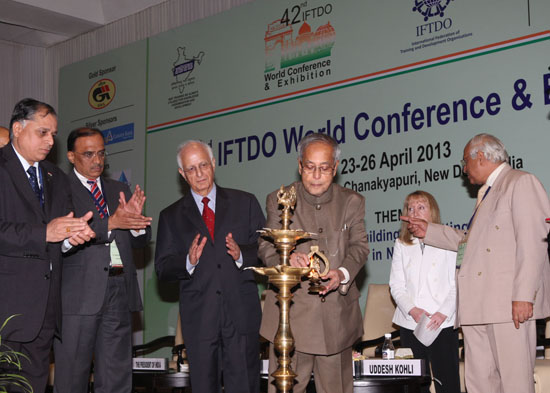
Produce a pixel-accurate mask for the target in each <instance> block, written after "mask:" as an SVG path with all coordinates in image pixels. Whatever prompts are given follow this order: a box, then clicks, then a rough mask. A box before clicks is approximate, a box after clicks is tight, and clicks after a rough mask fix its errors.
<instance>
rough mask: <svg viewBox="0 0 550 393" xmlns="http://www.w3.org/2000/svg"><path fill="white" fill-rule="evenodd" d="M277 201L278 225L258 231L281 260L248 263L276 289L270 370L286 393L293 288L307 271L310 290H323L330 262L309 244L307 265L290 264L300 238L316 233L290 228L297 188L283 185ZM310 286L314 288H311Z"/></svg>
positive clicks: (291, 343)
mask: <svg viewBox="0 0 550 393" xmlns="http://www.w3.org/2000/svg"><path fill="white" fill-rule="evenodd" d="M277 202H278V203H279V205H281V206H282V207H283V208H282V212H281V215H280V217H281V223H282V228H281V229H270V228H264V229H262V230H260V231H259V232H260V234H261V235H262V237H264V238H268V239H269V240H270V241H271V242H272V243H273V244H274V245H275V248H276V249H277V252H278V253H279V258H280V264H279V265H277V266H273V267H250V268H249V269H253V270H254V271H255V272H256V273H258V274H261V275H265V276H267V277H268V282H269V283H270V284H272V285H274V286H275V287H277V288H278V289H279V292H278V294H277V295H276V297H277V299H278V304H279V327H278V329H277V333H276V335H275V339H274V347H275V353H276V354H277V362H278V368H277V370H275V371H274V372H273V374H271V375H272V376H273V378H274V379H275V386H276V387H277V391H278V392H281V393H288V392H290V391H292V387H293V386H294V379H295V378H296V373H295V372H294V371H293V370H292V368H291V364H290V363H291V357H290V354H291V352H292V351H293V350H294V337H293V336H292V331H291V329H290V314H289V310H290V305H291V299H292V296H293V295H292V292H291V290H292V288H294V287H295V286H296V285H298V284H299V283H300V282H301V278H302V276H307V275H309V278H310V280H311V281H312V284H311V287H310V293H319V292H320V291H322V290H324V287H323V286H322V285H320V280H321V277H324V276H325V275H326V274H327V273H328V271H329V262H328V260H327V258H326V257H325V256H324V255H323V253H322V252H321V251H319V247H317V246H312V247H311V252H310V253H309V254H308V256H309V259H310V265H309V266H307V267H294V266H290V263H289V261H290V254H291V252H292V251H293V250H294V248H295V247H296V243H297V242H298V240H301V239H311V238H312V237H313V236H315V235H316V234H314V233H310V232H306V231H304V230H301V229H289V227H290V223H291V220H290V219H291V217H292V210H294V206H295V205H296V190H295V189H294V187H290V188H289V189H287V190H285V188H284V187H283V186H281V188H280V189H279V192H278V193H277ZM321 260H322V261H323V262H324V264H325V269H324V271H323V272H321V271H320V270H321V269H320V261H321ZM311 288H313V290H312V289H311Z"/></svg>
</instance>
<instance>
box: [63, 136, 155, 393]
mask: <svg viewBox="0 0 550 393" xmlns="http://www.w3.org/2000/svg"><path fill="white" fill-rule="evenodd" d="M67 151H68V152H67V157H68V159H69V161H70V162H71V163H72V164H73V165H74V170H72V171H71V172H70V173H69V183H70V188H71V192H72V195H73V203H74V206H75V210H76V212H77V214H78V212H81V211H88V210H92V211H93V212H94V217H93V219H92V221H91V223H90V226H91V227H92V228H93V229H94V231H95V233H96V235H97V236H96V238H95V239H94V241H92V242H90V243H88V244H85V245H83V246H79V247H73V248H71V249H70V250H68V251H67V252H66V253H65V254H64V259H63V285H62V288H61V296H62V306H63V335H62V336H61V339H60V340H56V341H55V345H54V348H55V380H54V383H55V386H54V391H55V392H56V393H87V392H88V382H89V379H90V367H91V364H92V358H94V391H95V392H96V393H130V392H131V391H132V323H131V322H132V312H134V311H140V310H142V309H143V307H142V304H141V296H140V293H139V287H138V282H137V274H136V268H135V266H134V260H133V252H132V249H133V248H141V247H145V246H146V245H147V243H148V242H149V239H150V238H151V228H150V223H151V218H150V217H144V216H143V215H142V214H141V213H142V210H143V204H144V203H145V195H144V193H143V191H142V190H141V189H140V187H139V186H136V189H135V192H134V193H133V194H131V193H130V189H129V187H128V186H127V185H126V184H124V183H121V182H119V181H116V180H112V179H109V178H107V177H104V176H102V174H103V169H104V168H105V155H106V154H105V144H104V141H103V134H102V133H101V131H99V130H97V129H91V128H78V129H76V130H74V131H72V132H71V133H70V134H69V137H68V139H67ZM94 355H95V357H94Z"/></svg>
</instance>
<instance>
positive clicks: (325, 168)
mask: <svg viewBox="0 0 550 393" xmlns="http://www.w3.org/2000/svg"><path fill="white" fill-rule="evenodd" d="M302 169H303V170H304V172H305V173H308V174H310V173H315V171H316V170H319V172H320V173H321V175H331V174H332V171H333V169H334V165H333V166H330V165H326V164H325V165H320V166H315V165H314V164H312V163H309V162H308V163H307V164H304V163H303V162H302Z"/></svg>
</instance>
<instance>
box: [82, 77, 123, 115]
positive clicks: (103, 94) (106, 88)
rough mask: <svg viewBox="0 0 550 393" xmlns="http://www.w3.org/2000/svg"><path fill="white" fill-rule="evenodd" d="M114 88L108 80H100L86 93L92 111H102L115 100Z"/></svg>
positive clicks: (112, 83) (113, 84)
mask: <svg viewBox="0 0 550 393" xmlns="http://www.w3.org/2000/svg"><path fill="white" fill-rule="evenodd" d="M115 93H116V86H115V83H114V82H113V81H112V80H110V79H101V80H98V81H97V82H96V83H94V84H93V85H92V88H91V89H90V91H89V92H88V103H89V104H90V106H91V107H92V108H94V109H103V108H105V107H106V106H107V105H109V104H110V103H111V101H113V99H114V98H115Z"/></svg>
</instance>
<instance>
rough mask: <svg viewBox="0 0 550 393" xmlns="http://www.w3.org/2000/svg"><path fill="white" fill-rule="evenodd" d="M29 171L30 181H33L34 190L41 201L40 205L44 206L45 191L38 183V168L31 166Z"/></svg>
mask: <svg viewBox="0 0 550 393" xmlns="http://www.w3.org/2000/svg"><path fill="white" fill-rule="evenodd" d="M27 173H28V174H29V182H30V183H31V187H32V190H33V191H34V193H35V194H36V197H37V198H38V201H39V202H40V206H42V207H44V193H43V192H42V189H41V188H40V186H39V185H38V177H37V176H36V168H35V167H34V166H30V167H29V169H27Z"/></svg>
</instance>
